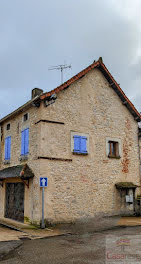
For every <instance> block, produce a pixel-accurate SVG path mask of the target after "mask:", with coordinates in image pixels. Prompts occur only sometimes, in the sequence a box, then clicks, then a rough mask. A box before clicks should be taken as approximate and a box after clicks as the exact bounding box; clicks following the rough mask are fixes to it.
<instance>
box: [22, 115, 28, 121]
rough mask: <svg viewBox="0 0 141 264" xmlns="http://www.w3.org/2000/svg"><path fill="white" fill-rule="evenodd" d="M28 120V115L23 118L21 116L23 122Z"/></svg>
mask: <svg viewBox="0 0 141 264" xmlns="http://www.w3.org/2000/svg"><path fill="white" fill-rule="evenodd" d="M27 120H28V114H25V115H24V116H23V121H24V122H25V121H27Z"/></svg>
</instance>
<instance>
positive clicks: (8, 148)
mask: <svg viewBox="0 0 141 264" xmlns="http://www.w3.org/2000/svg"><path fill="white" fill-rule="evenodd" d="M10 156H11V137H8V138H7V159H8V160H10V158H11V157H10Z"/></svg>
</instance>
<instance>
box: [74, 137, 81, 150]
mask: <svg viewBox="0 0 141 264" xmlns="http://www.w3.org/2000/svg"><path fill="white" fill-rule="evenodd" d="M73 138H74V150H73V151H74V152H80V140H81V137H80V136H77V135H75V136H73Z"/></svg>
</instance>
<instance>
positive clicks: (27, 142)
mask: <svg viewBox="0 0 141 264" xmlns="http://www.w3.org/2000/svg"><path fill="white" fill-rule="evenodd" d="M28 146H29V128H27V129H25V154H28Z"/></svg>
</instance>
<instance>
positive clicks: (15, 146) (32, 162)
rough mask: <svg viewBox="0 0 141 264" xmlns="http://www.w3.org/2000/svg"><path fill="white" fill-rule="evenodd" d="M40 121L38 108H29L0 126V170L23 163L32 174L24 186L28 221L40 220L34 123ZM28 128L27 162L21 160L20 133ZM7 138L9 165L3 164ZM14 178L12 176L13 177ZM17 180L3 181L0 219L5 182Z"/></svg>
mask: <svg viewBox="0 0 141 264" xmlns="http://www.w3.org/2000/svg"><path fill="white" fill-rule="evenodd" d="M25 113H28V115H29V119H28V120H27V121H25V122H23V115H24V114H25ZM39 119H40V108H36V107H31V108H29V109H28V110H26V111H23V112H22V113H20V114H18V115H17V116H15V117H13V118H11V119H9V120H7V122H4V123H3V124H2V125H1V131H2V141H1V164H0V169H4V168H8V167H11V166H16V165H22V164H23V166H24V164H25V163H27V164H28V166H29V167H30V168H31V169H32V171H33V172H34V178H33V179H31V180H30V182H29V188H28V187H27V186H26V185H25V199H24V215H25V218H26V219H30V221H35V222H36V221H37V222H39V220H40V215H39V212H40V188H39V177H40V171H39V160H38V159H37V157H38V153H39V149H40V126H36V125H35V122H37V121H38V120H39ZM9 123H10V130H6V126H7V124H9ZM25 128H29V154H28V159H27V160H20V158H21V155H20V154H21V131H22V130H23V129H25ZM7 136H11V159H10V164H4V155H5V154H4V153H5V151H4V142H5V138H6V137H7ZM13 177H14V175H13ZM17 181H19V180H18V179H7V180H6V181H4V186H3V188H2V187H0V217H3V216H4V211H5V208H4V206H5V192H6V188H5V186H6V185H5V184H6V182H17Z"/></svg>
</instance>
